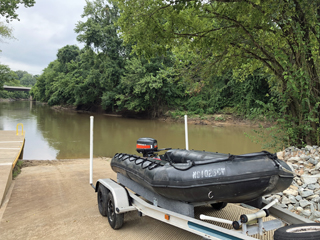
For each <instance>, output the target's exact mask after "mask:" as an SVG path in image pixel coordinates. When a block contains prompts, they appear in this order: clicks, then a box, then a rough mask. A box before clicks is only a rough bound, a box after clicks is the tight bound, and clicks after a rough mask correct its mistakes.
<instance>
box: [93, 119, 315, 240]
mask: <svg viewBox="0 0 320 240" xmlns="http://www.w3.org/2000/svg"><path fill="white" fill-rule="evenodd" d="M92 142H93V117H91V124H90V179H89V183H90V185H91V186H92V187H93V188H94V189H95V192H97V200H98V208H99V212H100V214H101V215H102V216H105V217H107V218H108V222H109V224H110V226H111V227H112V228H113V229H120V228H121V227H122V226H123V223H124V213H126V212H130V211H137V212H138V213H139V216H141V217H142V216H149V217H151V218H154V219H157V220H159V221H162V222H165V223H167V224H170V225H173V226H175V227H178V228H181V229H183V230H186V231H189V232H191V233H194V234H196V235H199V236H201V237H202V238H203V239H217V240H220V239H224V240H227V239H230V240H236V239H246V240H253V239H257V238H254V237H251V236H252V235H256V234H260V235H265V234H266V233H267V232H268V231H271V230H275V229H279V230H280V229H283V230H282V231H281V232H279V234H278V235H277V236H276V235H275V236H274V239H275V240H289V239H290V240H291V239H310V240H315V239H320V224H317V223H314V222H313V221H311V220H308V219H305V218H303V217H301V216H299V215H296V214H294V213H292V212H290V211H288V210H285V209H282V208H281V207H278V206H276V205H275V204H276V203H277V200H274V201H272V202H271V203H269V202H267V201H265V200H263V205H264V207H262V208H261V209H255V210H252V208H251V211H250V213H245V214H241V215H240V216H239V217H238V219H234V220H233V221H231V220H228V219H225V218H219V217H213V216H208V215H204V214H200V216H199V219H198V218H196V217H195V207H199V206H206V205H211V206H212V207H213V208H215V209H216V210H218V209H219V208H217V206H216V205H217V203H216V202H202V203H192V204H189V203H185V202H181V201H176V200H172V199H168V198H165V197H163V196H161V195H158V194H156V193H154V192H152V191H151V190H149V189H147V188H145V187H143V186H141V185H139V184H138V183H136V182H134V181H132V180H131V179H129V178H127V177H126V176H124V175H122V174H120V173H118V174H117V181H115V180H113V179H110V178H106V179H99V180H98V181H97V183H96V185H94V184H93V182H92V170H93V169H92V168H93V147H92V146H93V143H92ZM218 205H219V204H218ZM220 205H221V204H220ZM245 206H247V205H245ZM219 207H220V209H222V208H223V207H225V205H224V206H219ZM235 207H239V208H241V207H240V206H237V205H235ZM247 207H249V208H250V206H247ZM213 212H217V211H213ZM218 212H219V211H218ZM269 215H272V216H273V217H274V218H273V219H272V220H269V221H263V218H264V217H268V216H269ZM206 220H208V221H210V222H218V223H223V224H226V225H230V227H229V228H226V227H221V226H217V225H215V224H213V223H209V222H205V221H206ZM285 225H287V227H284V226H285Z"/></svg>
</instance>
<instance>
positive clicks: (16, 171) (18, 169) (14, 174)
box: [12, 160, 23, 179]
mask: <svg viewBox="0 0 320 240" xmlns="http://www.w3.org/2000/svg"><path fill="white" fill-rule="evenodd" d="M22 165H23V161H22V160H18V162H17V163H16V166H15V167H14V169H13V170H12V178H13V179H15V178H16V177H17V176H18V175H19V174H20V173H21V168H22Z"/></svg>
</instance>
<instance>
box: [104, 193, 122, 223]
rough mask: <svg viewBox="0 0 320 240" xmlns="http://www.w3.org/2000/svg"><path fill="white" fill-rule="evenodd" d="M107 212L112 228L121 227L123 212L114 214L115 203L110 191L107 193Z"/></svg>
mask: <svg viewBox="0 0 320 240" xmlns="http://www.w3.org/2000/svg"><path fill="white" fill-rule="evenodd" d="M107 214H108V221H109V224H110V226H111V227H112V228H113V229H119V228H121V227H122V225H123V220H124V214H123V213H119V214H116V209H115V203H114V199H113V195H112V193H111V192H109V193H108V195H107Z"/></svg>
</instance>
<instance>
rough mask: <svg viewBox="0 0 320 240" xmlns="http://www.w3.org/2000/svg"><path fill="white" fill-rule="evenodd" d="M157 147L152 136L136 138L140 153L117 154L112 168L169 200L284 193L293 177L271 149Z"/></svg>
mask: <svg viewBox="0 0 320 240" xmlns="http://www.w3.org/2000/svg"><path fill="white" fill-rule="evenodd" d="M160 150H167V149H159V150H158V146H157V141H156V140H154V139H152V138H140V139H139V140H138V143H137V151H138V152H139V153H142V154H143V157H140V156H136V155H131V154H125V153H117V154H116V155H115V156H114V157H113V158H112V160H111V167H112V169H113V171H115V172H117V173H121V174H123V175H125V176H126V177H128V178H130V179H131V180H133V181H135V182H137V183H139V184H140V185H142V186H144V187H146V188H148V189H150V190H152V191H154V192H156V193H158V194H160V195H162V196H164V197H167V198H170V199H174V200H179V201H183V202H189V203H197V202H199V203H200V202H214V201H216V202H230V203H240V202H248V201H252V200H254V199H257V198H259V197H262V196H264V195H267V194H270V193H277V192H282V191H283V190H285V189H286V188H288V187H289V186H290V184H291V182H292V180H293V173H292V171H291V169H290V167H289V166H288V165H287V164H286V163H285V162H283V161H282V160H279V159H278V158H277V156H276V155H275V154H271V153H269V152H265V151H263V152H258V153H250V154H244V155H228V154H222V153H212V152H205V151H194V150H181V149H170V150H168V151H167V152H166V153H165V154H163V155H160V156H157V154H156V152H158V151H160Z"/></svg>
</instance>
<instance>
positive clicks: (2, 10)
mask: <svg viewBox="0 0 320 240" xmlns="http://www.w3.org/2000/svg"><path fill="white" fill-rule="evenodd" d="M35 3H36V1H35V0H14V1H12V0H2V1H1V5H0V15H1V16H2V17H5V18H6V19H7V21H12V20H13V19H18V20H19V18H18V14H17V13H16V11H17V9H18V8H19V5H20V4H24V6H25V7H32V6H33V5H34V4H35Z"/></svg>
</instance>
